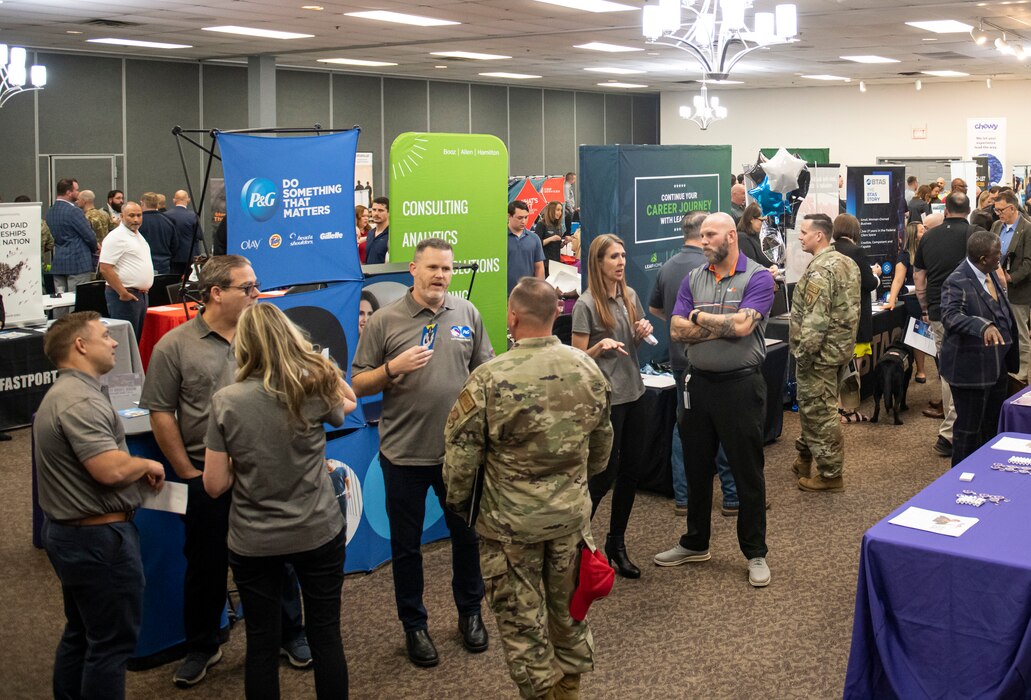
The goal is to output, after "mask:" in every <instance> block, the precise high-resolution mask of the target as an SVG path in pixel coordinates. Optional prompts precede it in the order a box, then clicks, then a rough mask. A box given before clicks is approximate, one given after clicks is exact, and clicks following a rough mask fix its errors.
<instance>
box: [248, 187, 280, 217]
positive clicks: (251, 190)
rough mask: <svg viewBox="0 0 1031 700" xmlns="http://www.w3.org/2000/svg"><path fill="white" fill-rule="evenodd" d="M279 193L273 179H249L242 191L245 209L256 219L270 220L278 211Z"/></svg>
mask: <svg viewBox="0 0 1031 700" xmlns="http://www.w3.org/2000/svg"><path fill="white" fill-rule="evenodd" d="M278 197H279V193H278V192H277V191H276V186H275V185H274V184H272V181H271V180H269V179H267V178H264V177H255V178H251V179H250V180H248V181H247V182H246V183H245V184H244V186H243V191H242V192H241V193H240V203H241V204H242V205H243V209H244V211H246V212H247V214H248V215H250V217H251V218H252V219H254V220H255V221H268V220H269V219H271V218H272V216H273V215H274V214H275V213H276V207H277V206H278V205H279V202H278V201H277V200H278Z"/></svg>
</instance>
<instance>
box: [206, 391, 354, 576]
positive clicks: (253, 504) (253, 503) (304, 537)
mask: <svg viewBox="0 0 1031 700" xmlns="http://www.w3.org/2000/svg"><path fill="white" fill-rule="evenodd" d="M302 412H303V415H304V418H305V423H304V425H303V427H302V426H301V425H299V424H298V423H297V421H296V420H295V419H293V418H292V417H291V416H290V412H289V410H288V409H287V407H286V405H285V404H284V403H283V402H282V401H280V400H279V399H277V398H276V397H275V396H273V395H272V394H269V393H268V392H267V391H265V388H264V387H263V386H262V382H261V380H260V379H257V378H250V379H246V380H244V381H242V382H239V383H237V384H231V385H229V386H227V387H225V388H223V389H220V390H219V391H217V392H216V393H215V395H214V396H212V397H211V417H210V418H209V419H208V428H207V436H206V438H205V443H206V445H207V447H208V449H211V450H214V451H215V452H224V453H226V454H228V455H229V456H230V457H231V458H232V460H233V474H234V476H235V483H234V484H233V499H232V505H231V506H230V509H229V549H231V550H232V551H234V552H236V553H237V554H240V555H243V556H245V557H273V556H279V555H282V554H291V553H294V552H306V551H308V550H310V549H315V548H317V547H321V546H322V545H324V544H326V543H327V542H329V541H330V540H331V539H333V538H334V537H336V536H337V535H338V534H340V530H341V529H342V528H343V527H344V517H343V515H342V514H341V512H340V506H339V505H338V504H337V499H336V495H335V493H334V491H333V482H332V481H331V480H330V478H329V472H328V471H327V470H326V467H325V458H326V433H325V430H324V429H323V427H322V424H323V422H326V421H329V422H331V423H333V424H334V425H336V426H337V427H339V426H340V425H343V422H344V414H343V410H342V408H340V407H339V406H337V407H332V408H331V407H329V406H327V405H326V403H325V401H323V400H322V399H319V398H310V399H308V401H307V402H306V403H305V405H304V409H303V411H302Z"/></svg>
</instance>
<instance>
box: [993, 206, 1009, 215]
mask: <svg viewBox="0 0 1031 700" xmlns="http://www.w3.org/2000/svg"><path fill="white" fill-rule="evenodd" d="M1012 206H1013V205H1012V204H1007V205H1006V206H1004V207H995V213H996V214H1002V213H1003V212H1005V211H1006V210H1007V209H1009V208H1010V207H1012Z"/></svg>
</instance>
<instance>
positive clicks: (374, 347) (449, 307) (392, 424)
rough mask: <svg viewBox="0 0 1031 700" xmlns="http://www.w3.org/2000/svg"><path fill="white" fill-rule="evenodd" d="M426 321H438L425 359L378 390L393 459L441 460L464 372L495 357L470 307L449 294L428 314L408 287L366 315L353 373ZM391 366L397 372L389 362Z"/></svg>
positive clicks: (383, 436) (383, 437)
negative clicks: (381, 395)
mask: <svg viewBox="0 0 1031 700" xmlns="http://www.w3.org/2000/svg"><path fill="white" fill-rule="evenodd" d="M534 238H536V236H534ZM537 240H538V242H539V241H540V239H539V238H538V239H537ZM431 323H435V324H437V329H436V330H437V335H436V340H435V342H434V345H433V356H432V357H431V358H430V361H429V363H427V365H426V366H425V367H423V368H422V369H418V370H416V371H414V372H411V373H410V374H406V375H404V376H403V377H399V378H398V379H396V380H395V381H394V382H393V383H392V384H390V385H388V386H387V388H386V389H384V391H383V418H382V419H381V421H380V431H379V440H380V452H382V453H383V454H384V456H386V458H387V459H389V460H390V461H391V462H393V463H394V464H401V465H407V466H430V465H437V464H442V463H443V462H444V424H445V423H446V422H447V415H448V412H449V411H450V410H451V407H452V406H454V404H455V400H456V399H458V394H459V393H460V392H461V391H462V386H463V385H464V384H465V380H466V378H467V377H468V376H469V372H471V371H472V370H474V369H476V368H477V367H479V366H480V365H482V364H483V363H484V362H486V361H487V360H489V359H490V358H491V357H493V356H494V351H493V349H492V348H491V345H490V339H489V338H487V332H486V330H485V329H484V327H483V319H481V318H480V312H479V311H477V310H476V307H475V306H473V305H472V304H470V303H469V302H468V301H466V300H465V299H462V298H460V297H457V296H455V295H454V294H448V295H446V296H445V297H444V303H443V305H442V306H441V307H440V310H439V311H437V313H433V312H432V311H430V310H429V309H427V308H425V307H424V306H421V305H420V304H419V303H418V302H416V301H415V299H414V298H413V297H412V290H411V289H409V290H408V293H407V294H405V295H404V296H403V297H401V298H400V299H398V300H397V301H395V302H393V303H391V304H388V305H387V306H384V307H383V308H381V309H380V310H379V311H377V312H376V313H374V314H373V315H372V317H370V318H369V322H368V323H367V324H366V326H365V330H363V331H362V335H361V338H360V339H359V340H358V349H357V350H355V353H354V361H353V362H352V364H351V374H352V376H354V377H357V376H358V375H360V374H362V373H363V372H369V371H371V370H374V369H376V368H377V367H379V366H381V365H382V364H383V363H384V362H386V361H387V360H392V359H394V358H395V357H397V356H398V355H400V354H401V353H402V352H404V351H405V350H407V349H408V348H410V347H412V346H414V345H418V344H419V343H420V341H421V340H422V335H423V329H424V328H425V327H426V326H427V325H428V324H431ZM391 371H393V372H396V370H394V368H393V367H391Z"/></svg>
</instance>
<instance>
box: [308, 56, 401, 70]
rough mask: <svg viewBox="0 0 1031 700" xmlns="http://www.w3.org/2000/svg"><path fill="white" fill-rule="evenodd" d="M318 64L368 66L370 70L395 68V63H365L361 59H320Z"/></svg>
mask: <svg viewBox="0 0 1031 700" xmlns="http://www.w3.org/2000/svg"><path fill="white" fill-rule="evenodd" d="M318 62H319V63H338V64H340V65H342V66H368V67H370V68H376V67H378V66H396V65H397V64H396V63H390V62H388V61H366V60H363V59H361V58H320V59H318Z"/></svg>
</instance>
